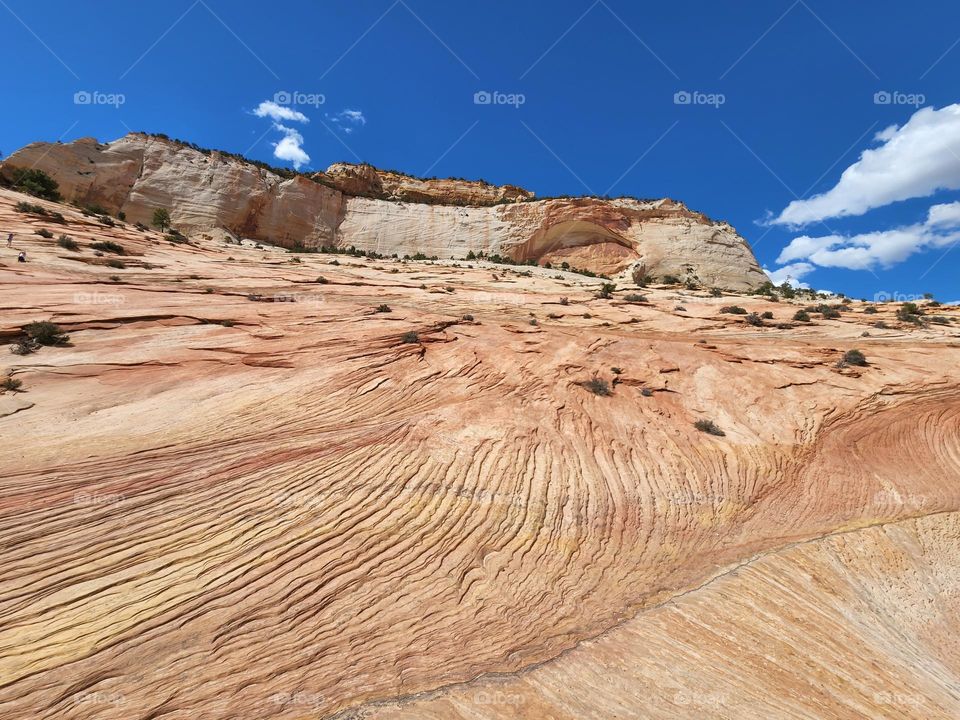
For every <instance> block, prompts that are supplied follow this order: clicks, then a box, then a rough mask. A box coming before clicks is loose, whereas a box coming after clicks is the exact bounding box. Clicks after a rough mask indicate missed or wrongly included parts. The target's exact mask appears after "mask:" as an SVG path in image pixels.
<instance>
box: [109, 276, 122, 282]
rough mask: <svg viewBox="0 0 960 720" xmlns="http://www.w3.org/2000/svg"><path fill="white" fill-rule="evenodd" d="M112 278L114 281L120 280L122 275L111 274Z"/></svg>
mask: <svg viewBox="0 0 960 720" xmlns="http://www.w3.org/2000/svg"><path fill="white" fill-rule="evenodd" d="M110 280H111V281H112V282H120V276H119V275H111V276H110Z"/></svg>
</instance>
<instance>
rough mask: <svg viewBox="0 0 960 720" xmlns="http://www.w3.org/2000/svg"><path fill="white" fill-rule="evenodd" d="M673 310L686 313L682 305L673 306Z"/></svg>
mask: <svg viewBox="0 0 960 720" xmlns="http://www.w3.org/2000/svg"><path fill="white" fill-rule="evenodd" d="M673 309H674V310H676V311H677V312H686V311H687V309H686V308H685V307H684V306H683V305H675V306H674V308H673Z"/></svg>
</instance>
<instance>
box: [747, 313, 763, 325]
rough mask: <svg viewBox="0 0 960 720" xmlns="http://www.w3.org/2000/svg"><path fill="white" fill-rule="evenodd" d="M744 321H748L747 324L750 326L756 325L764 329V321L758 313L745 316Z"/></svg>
mask: <svg viewBox="0 0 960 720" xmlns="http://www.w3.org/2000/svg"><path fill="white" fill-rule="evenodd" d="M743 319H744V320H746V321H747V323H748V324H750V325H754V326H756V327H763V319H762V318H761V317H760V316H759V315H757V314H756V313H750V314H749V315H745V316H744V318H743Z"/></svg>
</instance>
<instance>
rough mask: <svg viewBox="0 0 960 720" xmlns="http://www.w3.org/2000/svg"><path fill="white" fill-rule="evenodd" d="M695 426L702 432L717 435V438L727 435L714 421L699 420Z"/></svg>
mask: <svg viewBox="0 0 960 720" xmlns="http://www.w3.org/2000/svg"><path fill="white" fill-rule="evenodd" d="M693 426H694V427H695V428H696V429H697V430H699V431H700V432H705V433H708V434H710V435H716V436H717V437H723V436H724V435H726V433H725V432H724V431H723V430H721V429H720V428H719V427H717V424H716V423H715V422H714V421H713V420H697V421H696V422H695V423H694V424H693Z"/></svg>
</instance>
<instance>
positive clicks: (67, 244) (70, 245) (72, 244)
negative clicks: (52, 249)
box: [57, 235, 80, 252]
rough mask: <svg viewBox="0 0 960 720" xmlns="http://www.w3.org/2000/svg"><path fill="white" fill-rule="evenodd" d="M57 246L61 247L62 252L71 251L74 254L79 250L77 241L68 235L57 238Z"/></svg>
mask: <svg viewBox="0 0 960 720" xmlns="http://www.w3.org/2000/svg"><path fill="white" fill-rule="evenodd" d="M57 245H59V246H60V247H62V248H63V249H64V250H73V251H74V252H76V251H77V250H79V249H80V246H79V245H78V244H77V241H76V240H74V239H73V238H72V237H70V236H69V235H61V236H60V237H59V238H57Z"/></svg>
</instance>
